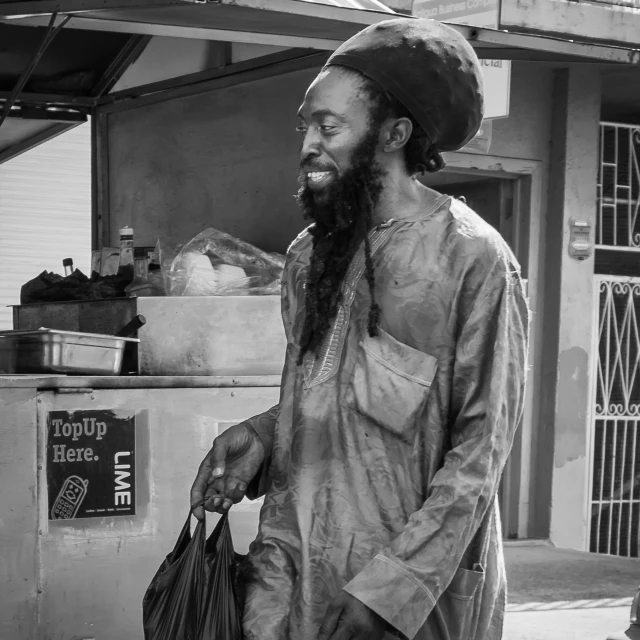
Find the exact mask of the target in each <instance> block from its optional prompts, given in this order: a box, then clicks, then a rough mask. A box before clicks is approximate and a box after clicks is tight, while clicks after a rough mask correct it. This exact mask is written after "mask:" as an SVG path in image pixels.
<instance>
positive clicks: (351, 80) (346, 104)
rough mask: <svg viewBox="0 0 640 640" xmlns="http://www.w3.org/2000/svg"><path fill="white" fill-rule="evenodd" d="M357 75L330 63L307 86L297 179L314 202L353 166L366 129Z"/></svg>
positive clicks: (366, 107) (366, 113)
mask: <svg viewBox="0 0 640 640" xmlns="http://www.w3.org/2000/svg"><path fill="white" fill-rule="evenodd" d="M360 94H361V91H360V85H359V82H358V80H357V77H354V75H353V74H350V73H347V72H345V71H343V70H342V69H340V68H337V67H330V68H329V69H328V70H327V71H325V72H323V73H322V74H320V75H319V76H318V78H316V80H315V81H314V82H313V83H312V85H311V86H310V87H309V89H308V91H307V94H306V96H305V99H304V102H303V103H302V106H301V107H300V110H299V112H298V116H299V118H300V125H299V128H298V130H299V131H300V132H301V134H302V136H303V140H302V148H301V151H300V183H301V187H302V189H305V190H308V191H309V192H311V194H313V197H314V200H315V201H316V202H318V203H322V202H323V201H324V202H325V203H326V200H327V198H328V197H330V194H331V192H332V187H334V188H335V186H336V184H337V183H338V182H339V181H340V179H341V178H342V177H344V176H345V174H348V172H349V170H350V169H352V168H353V159H354V156H355V155H356V152H357V151H358V149H359V147H360V146H361V144H362V142H363V140H364V139H365V138H366V136H367V133H369V132H370V129H369V105H368V104H367V102H366V100H365V99H364V98H363V97H362V96H361V95H360Z"/></svg>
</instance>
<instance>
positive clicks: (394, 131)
mask: <svg viewBox="0 0 640 640" xmlns="http://www.w3.org/2000/svg"><path fill="white" fill-rule="evenodd" d="M412 133H413V124H412V123H411V120H409V118H398V119H394V120H389V121H388V122H387V123H385V124H384V126H383V127H382V131H381V137H382V150H383V151H384V153H393V152H394V151H399V150H400V149H402V148H403V147H404V146H405V145H406V144H407V142H409V138H410V137H411V134H412Z"/></svg>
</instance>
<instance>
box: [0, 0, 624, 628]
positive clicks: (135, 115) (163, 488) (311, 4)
mask: <svg viewBox="0 0 640 640" xmlns="http://www.w3.org/2000/svg"><path fill="white" fill-rule="evenodd" d="M394 4H395V5H396V6H397V5H399V4H401V3H394ZM405 4H406V5H409V4H410V3H405ZM56 11H57V12H58V14H57V17H56ZM389 15H390V11H389V10H388V9H386V8H385V7H384V5H382V4H381V3H379V2H377V1H376V0H317V1H314V0H210V1H208V2H207V1H204V2H203V1H199V0H133V1H131V2H125V0H119V1H118V0H58V1H57V2H50V1H48V0H25V1H11V2H0V20H2V23H1V24H0V29H1V30H0V33H3V34H4V37H5V40H4V41H5V42H9V43H11V45H12V46H14V45H15V48H16V50H19V51H22V52H23V53H24V46H25V42H26V43H27V44H29V42H30V43H31V44H33V47H32V49H33V53H35V52H36V51H38V54H41V55H42V56H44V57H43V59H46V55H47V53H46V51H45V49H46V48H47V47H49V51H50V52H51V51H53V52H54V53H55V55H54V56H53V58H52V62H51V64H52V65H53V67H55V66H56V65H57V66H58V67H59V70H60V74H59V76H58V78H59V79H58V81H57V84H56V82H53V81H49V82H45V81H44V80H42V79H40V82H39V84H38V83H35V82H32V83H31V84H29V83H28V82H27V81H28V80H29V78H24V77H23V78H22V80H20V81H19V82H17V85H16V86H17V87H18V88H19V91H16V92H5V93H4V94H2V93H0V99H2V100H3V102H4V104H5V106H6V105H7V104H11V105H12V106H13V110H14V111H15V112H16V113H14V114H13V115H14V117H15V116H21V117H22V120H23V121H24V122H23V124H24V123H27V124H25V125H24V127H22V129H21V131H25V130H28V135H21V134H20V135H18V134H16V135H15V136H13V137H11V135H10V136H9V142H10V143H9V144H7V145H6V146H5V147H4V148H0V161H1V160H3V159H7V158H8V157H11V155H12V154H15V153H17V152H20V151H23V150H25V149H27V148H29V147H32V146H34V145H35V144H38V143H39V142H42V141H43V140H46V139H47V137H50V136H51V135H55V134H56V133H60V132H61V131H62V130H64V129H65V128H68V127H69V126H73V125H75V124H77V123H78V122H83V121H86V119H87V116H90V117H91V123H92V151H93V156H92V158H93V187H94V203H93V205H94V206H93V212H92V215H93V218H92V219H93V245H94V249H100V248H101V247H108V246H113V245H114V244H116V243H117V234H118V229H120V228H121V227H123V226H125V225H128V226H130V227H132V228H133V229H134V230H135V234H136V236H135V237H136V242H137V243H140V244H141V245H152V244H154V243H155V242H156V240H158V239H159V240H160V241H161V242H165V243H169V244H177V243H181V242H184V241H186V240H188V239H190V238H191V237H193V236H194V235H195V234H197V233H198V232H199V231H201V230H202V229H203V228H205V227H209V226H212V227H215V228H218V229H221V230H223V231H226V232H228V233H230V234H232V235H234V236H237V237H240V238H242V239H243V240H246V241H248V242H251V243H252V244H255V245H257V246H259V247H261V248H262V249H264V250H267V251H274V252H275V251H277V252H284V251H285V249H286V247H287V245H288V244H289V242H290V241H291V240H292V239H293V238H294V237H295V235H296V233H297V232H298V231H299V230H301V228H302V226H303V221H302V220H301V219H300V216H299V213H298V211H297V209H296V205H295V203H294V200H293V197H292V195H293V194H294V193H295V190H296V168H297V158H296V150H297V141H296V139H295V135H296V134H295V131H294V129H295V126H294V123H293V122H292V114H293V113H295V111H294V110H295V108H296V107H297V103H296V101H299V100H300V98H301V96H302V95H303V93H304V90H305V89H306V87H307V86H308V84H309V82H310V81H311V79H312V78H313V77H314V75H315V74H316V73H317V71H318V69H319V68H320V67H321V66H322V64H323V63H324V61H325V60H326V59H327V57H328V55H329V53H328V52H329V51H331V50H332V49H333V48H335V47H336V46H338V45H339V44H340V43H341V42H342V41H344V40H345V39H346V38H348V37H350V36H351V35H353V34H354V33H356V32H357V31H359V30H360V29H361V28H363V27H365V26H367V25H369V24H373V23H376V22H378V21H381V20H383V19H386V18H388V17H389ZM67 19H69V20H68V21H67ZM63 21H64V28H63V29H61V30H58V31H56V29H57V28H58V26H59V25H60V24H61V23H62V22H63ZM32 27H40V28H39V29H32V31H33V33H31V32H29V35H30V39H26V40H25V38H24V37H23V36H24V33H25V32H24V31H21V32H20V33H17V32H15V31H12V29H14V30H15V29H22V30H24V29H28V28H32ZM43 27H44V28H45V29H46V31H45V29H43ZM456 28H457V29H459V30H460V31H461V32H462V33H463V34H464V35H465V36H466V37H467V38H468V39H469V40H470V41H471V42H472V43H473V44H474V46H475V47H476V48H477V50H478V52H479V54H480V56H481V57H485V58H501V57H502V58H512V57H518V56H520V57H523V56H528V57H529V58H531V59H536V56H537V57H538V58H539V59H557V60H562V59H569V60H570V59H575V58H578V57H580V56H586V57H589V56H591V57H595V58H598V56H600V57H602V56H605V55H606V56H615V55H617V53H616V51H615V50H614V49H612V48H607V47H601V48H600V50H596V49H598V48H597V47H587V46H586V45H580V44H579V43H575V44H574V45H572V46H568V45H567V46H566V47H564V48H563V47H560V45H559V44H558V42H559V41H552V40H550V39H537V38H535V37H534V36H525V35H519V34H509V33H505V32H497V31H492V30H488V29H477V28H473V27H466V26H458V27H456ZM36 34H40V36H41V37H36ZM52 35H55V38H54V39H49V40H48V41H47V39H46V38H49V37H50V36H52ZM31 36H32V37H31ZM153 38H171V39H179V40H180V41H181V42H184V41H187V40H193V41H197V42H206V43H209V44H210V46H209V47H208V52H207V55H208V60H209V63H208V65H206V66H207V68H206V69H198V70H193V71H190V72H185V70H184V68H182V69H179V70H178V71H175V70H172V69H167V70H166V73H162V70H158V69H153V59H150V57H149V56H147V57H145V55H144V51H145V48H146V47H147V46H149V45H150V43H152V42H153ZM56 43H59V45H60V46H59V48H58V49H55V47H56ZM44 45H46V46H44ZM235 45H242V47H244V48H241V47H235ZM261 48H262V49H261ZM274 48H277V49H275V50H274ZM260 51H262V55H257V54H256V53H257V52H258V53H259V52H260ZM239 52H241V53H239ZM247 52H249V53H247ZM79 58H86V60H87V66H88V67H90V68H94V69H97V70H98V73H97V74H94V76H93V79H91V80H87V78H88V77H89V76H87V75H86V74H85V75H78V74H77V73H75V74H74V73H71V70H72V69H74V68H75V69H76V70H77V69H78V68H79V67H78V65H77V64H76V65H75V67H74V65H73V64H72V63H73V62H74V61H75V62H76V63H77V60H78V59H79ZM18 59H20V56H18ZM24 61H25V62H28V60H24ZM621 61H622V59H621ZM165 62H166V60H165ZM179 66H180V65H177V67H179ZM23 67H24V68H25V69H26V71H27V72H28V71H29V70H31V72H34V69H36V66H35V65H33V66H32V65H29V64H24V65H23ZM177 67H176V68H177ZM27 75H28V74H27ZM50 75H51V74H50ZM52 75H55V74H52ZM89 75H90V74H89ZM127 77H128V78H129V82H128V86H125V87H124V88H123V84H122V83H123V81H124V80H125V79H126V78H127ZM148 78H152V79H153V80H152V81H150V82H149V81H145V79H148ZM118 83H120V84H118ZM125 84H127V83H125ZM1 132H2V129H0V133H1ZM0 141H2V137H0ZM175 302H176V300H175V299H169V298H167V299H163V298H157V299H149V300H146V301H145V300H144V299H141V300H140V301H139V305H141V307H140V308H136V309H134V310H132V311H131V312H130V313H131V314H133V313H134V312H139V311H140V309H141V308H142V307H144V313H145V315H146V316H147V320H148V322H147V325H145V327H144V328H143V329H142V330H141V332H140V340H141V343H144V344H145V345H146V347H147V348H148V349H149V348H150V349H153V350H155V354H156V355H158V354H159V353H162V352H163V350H167V349H169V348H171V349H173V351H172V353H173V354H174V356H173V360H172V359H171V358H167V359H165V362H167V363H168V364H167V365H166V369H165V370H163V369H162V367H161V366H160V367H159V368H158V369H156V370H155V371H154V372H153V375H139V376H112V377H89V376H11V375H7V376H1V377H0V403H1V406H2V415H3V426H2V433H1V436H0V437H1V442H2V446H1V447H0V462H1V463H2V464H1V466H0V468H1V469H2V478H3V482H2V485H0V503H1V505H2V512H1V513H0V531H1V532H2V545H3V546H2V553H1V554H0V557H1V558H2V560H1V566H2V570H1V571H0V585H1V586H0V603H1V605H0V638H2V639H3V640H28V639H36V638H38V639H40V638H47V637H50V638H56V639H60V640H80V639H85V640H88V639H89V638H95V639H102V638H104V639H110V638H127V639H131V640H133V639H136V638H141V637H142V627H141V600H142V595H143V594H144V591H145V589H146V587H147V585H148V584H149V582H150V580H151V578H152V576H153V574H154V572H155V571H156V569H157V568H158V566H159V564H160V562H161V561H162V559H163V557H164V556H165V555H166V554H167V553H168V552H169V551H170V550H171V549H172V547H173V544H174V541H175V539H176V537H177V535H178V533H179V531H180V529H181V527H182V525H183V523H184V520H185V517H186V512H187V505H188V489H189V487H190V484H191V482H192V480H193V478H194V476H195V472H196V469H197V466H198V464H199V462H200V460H201V459H202V457H203V455H204V453H205V452H206V451H207V450H208V448H209V447H210V445H211V442H212V441H213V439H214V438H215V437H216V435H217V434H218V433H220V432H221V431H222V430H224V429H225V428H226V427H228V426H230V425H232V424H234V423H237V422H239V421H241V420H243V419H245V418H247V417H249V416H251V415H255V414H257V413H260V412H262V411H264V410H266V409H267V408H269V407H271V406H272V405H274V404H275V403H276V402H277V401H278V393H279V382H280V376H279V374H278V370H277V368H278V363H280V364H281V361H282V356H283V354H282V353H281V352H280V356H279V357H280V360H278V357H274V358H273V359H272V360H270V362H271V365H270V368H268V369H266V370H260V368H259V366H258V365H259V363H253V365H252V364H251V363H249V364H247V366H246V367H245V368H244V369H242V370H240V371H233V370H230V369H224V368H221V369H220V370H218V371H217V374H216V375H211V374H210V373H211V372H208V374H207V375H198V373H199V372H198V371H193V370H189V369H188V368H184V369H183V370H181V371H177V372H176V371H175V370H171V367H172V366H174V365H175V358H177V357H178V355H176V354H179V353H180V352H181V351H183V349H182V344H181V340H186V339H188V338H190V337H191V338H192V337H193V335H192V334H194V333H196V334H198V338H197V340H202V339H203V338H202V336H203V335H206V333H207V332H208V331H209V332H211V331H218V330H220V326H221V325H216V326H213V325H212V326H209V327H208V326H207V324H206V322H207V318H209V317H210V311H211V306H210V307H209V309H207V308H203V307H200V308H199V309H196V307H197V306H198V305H200V306H201V305H207V304H209V305H212V304H213V305H219V304H223V303H221V302H220V301H219V300H213V301H212V300H196V301H195V302H193V301H186V300H181V301H180V302H181V303H183V304H181V305H178V307H177V308H176V305H175ZM252 303H253V301H250V302H249V303H247V301H246V300H245V302H244V303H239V304H252ZM260 303H261V304H263V305H264V306H265V308H263V309H262V310H261V313H264V314H265V315H264V316H262V317H263V320H262V321H261V322H260V323H254V324H253V325H251V324H250V323H248V324H246V325H245V326H243V327H241V329H242V331H243V332H244V334H243V335H244V338H246V343H251V340H253V341H254V343H255V342H257V341H259V340H260V339H264V328H265V326H268V327H272V328H273V330H272V334H271V337H270V338H269V339H268V340H267V341H268V342H269V344H272V345H275V347H274V348H276V349H278V348H280V350H281V351H282V349H283V348H284V345H283V342H282V335H281V333H279V331H280V332H281V329H280V328H279V322H278V308H277V303H275V304H274V301H273V300H272V299H267V298H265V300H264V301H260ZM166 304H173V306H174V308H173V309H172V311H171V313H169V312H167V307H166ZM144 305H146V306H144ZM189 305H194V306H193V307H190V306H189ZM235 314H236V315H235V316H234V315H233V313H231V312H230V314H229V315H228V316H227V318H231V319H232V320H233V318H239V317H245V316H244V315H243V313H242V309H240V310H238V309H236V310H235ZM125 316H126V314H125ZM125 316H123V317H122V318H121V320H128V319H130V317H129V316H126V317H125ZM53 323H55V319H52V320H51V322H50V323H49V324H50V325H51V324H53ZM229 324H234V323H233V322H230V323H229ZM235 324H237V323H235ZM194 327H195V328H194ZM52 328H56V327H53V326H52ZM61 328H62V327H61ZM227 328H229V327H228V326H226V327H225V329H227ZM236 329H237V327H236ZM145 332H147V333H145ZM252 332H253V333H252ZM267 333H268V331H267ZM197 340H196V343H195V344H197ZM192 344H193V343H192ZM194 352H195V351H194ZM238 356H240V354H238ZM157 359H158V360H160V361H161V360H162V359H161V358H159V357H158V358H157ZM143 373H144V372H143ZM107 460H109V461H110V464H109V465H107V464H105V461H107ZM70 464H77V465H78V466H77V468H78V469H82V472H78V473H73V474H71V475H69V472H68V470H69V469H70V468H72V467H70V466H69V465H70ZM74 468H75V467H74ZM259 506H260V503H259V502H258V503H248V502H247V503H242V504H241V505H238V506H237V507H236V508H234V510H233V512H232V515H231V524H232V533H233V536H234V543H235V545H236V547H237V550H238V551H240V552H243V551H246V548H247V546H248V543H249V542H250V540H251V539H252V538H253V536H254V535H255V531H256V526H257V516H258V509H259Z"/></svg>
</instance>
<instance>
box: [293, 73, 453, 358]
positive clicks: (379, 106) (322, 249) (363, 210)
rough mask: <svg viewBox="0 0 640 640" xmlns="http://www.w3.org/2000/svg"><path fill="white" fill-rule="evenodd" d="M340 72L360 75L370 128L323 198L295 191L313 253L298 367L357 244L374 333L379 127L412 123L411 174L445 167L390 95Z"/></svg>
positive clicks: (316, 342)
mask: <svg viewBox="0 0 640 640" xmlns="http://www.w3.org/2000/svg"><path fill="white" fill-rule="evenodd" d="M343 70H344V71H345V72H347V73H349V74H353V75H355V76H357V77H358V79H359V81H360V84H361V91H362V93H363V94H364V96H365V98H366V99H367V101H368V102H369V103H370V104H371V110H370V129H369V132H368V133H367V134H366V136H365V137H364V139H363V140H362V141H361V143H360V144H359V145H358V147H357V149H356V150H355V151H354V153H353V157H352V166H351V167H350V168H349V169H348V170H347V171H345V172H344V174H343V175H342V176H341V179H340V180H337V181H336V183H335V184H332V185H330V186H329V187H328V189H327V194H326V197H325V198H324V199H322V200H318V199H316V197H315V196H314V194H313V193H312V192H311V191H310V190H309V189H308V188H305V186H304V185H303V186H301V188H300V190H299V191H298V196H297V200H298V203H299V205H300V206H301V207H302V210H303V212H304V214H305V217H307V218H309V219H311V220H313V221H314V222H315V224H314V225H313V226H311V227H310V229H309V232H310V234H311V236H312V253H311V261H310V265H309V274H308V276H307V281H306V285H305V288H306V294H305V319H304V324H303V328H302V334H301V337H300V351H299V356H298V365H300V364H302V361H303V358H304V356H305V354H306V353H308V352H315V353H317V351H318V348H319V347H320V346H321V344H322V342H323V340H324V337H325V336H326V334H327V333H328V331H329V329H330V327H331V323H332V322H333V320H334V319H335V317H336V315H337V313H338V308H339V305H340V303H341V301H342V292H341V289H342V283H343V281H344V279H345V277H346V274H347V270H348V269H349V266H350V264H351V262H352V260H353V257H354V255H355V253H356V252H357V250H358V248H359V246H360V243H361V242H362V243H363V244H364V258H365V277H366V280H367V284H368V287H369V292H370V296H371V304H370V307H369V317H368V322H367V331H368V333H369V335H370V336H372V337H373V336H376V335H378V325H379V321H380V312H381V310H380V306H379V305H378V303H377V301H376V295H375V272H374V268H373V259H372V255H371V244H370V242H369V236H368V232H369V230H370V229H371V227H372V221H373V211H374V209H375V206H376V204H377V202H378V200H379V198H380V195H381V193H382V190H383V184H382V178H383V170H382V168H381V167H380V166H379V164H378V163H377V162H376V158H375V154H376V149H377V145H378V141H379V138H380V131H381V128H382V125H383V124H384V123H385V122H386V121H387V120H388V119H390V118H409V119H410V120H411V123H412V125H413V132H412V134H411V137H410V139H409V141H408V142H407V144H406V146H405V148H404V151H405V164H406V168H407V171H408V172H409V173H410V174H412V175H413V174H416V173H422V172H424V171H428V172H435V171H439V170H440V169H442V168H443V167H444V161H443V160H442V156H441V155H440V154H439V153H438V152H437V150H436V149H435V147H434V146H433V145H432V144H431V141H430V140H429V138H428V137H427V135H426V134H425V132H424V130H423V129H422V128H421V127H420V126H419V125H418V123H417V122H416V120H415V119H414V118H413V117H412V116H411V115H410V114H409V112H408V111H407V110H406V109H405V108H404V107H403V106H402V105H401V104H400V103H399V102H398V101H397V100H396V99H395V98H394V97H393V96H392V95H391V94H389V93H388V92H387V91H385V90H384V89H383V88H382V87H381V86H380V85H378V84H377V83H375V82H373V81H371V80H369V79H368V78H366V77H364V76H362V75H360V74H359V73H358V72H355V71H351V70H349V69H346V68H343Z"/></svg>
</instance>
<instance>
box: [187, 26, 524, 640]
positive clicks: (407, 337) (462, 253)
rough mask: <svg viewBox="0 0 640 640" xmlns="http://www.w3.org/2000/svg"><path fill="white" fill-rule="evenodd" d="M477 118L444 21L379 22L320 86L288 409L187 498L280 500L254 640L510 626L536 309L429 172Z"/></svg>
mask: <svg viewBox="0 0 640 640" xmlns="http://www.w3.org/2000/svg"><path fill="white" fill-rule="evenodd" d="M482 109H483V103H482V90H481V73H480V68H479V64H478V61H477V58H476V56H475V54H474V52H473V50H472V49H471V47H470V46H469V45H468V44H467V43H466V41H464V39H462V38H461V37H460V36H459V35H458V33H457V32H456V31H454V30H453V29H450V28H448V27H446V26H444V25H442V24H439V23H437V22H433V21H430V20H413V19H410V18H401V19H395V20H391V21H388V22H384V23H382V24H379V25H377V26H374V27H370V28H368V29H365V30H364V31H363V32H361V33H360V34H358V35H356V36H354V38H352V39H351V40H349V41H348V42H347V43H345V44H344V45H343V46H342V47H340V48H339V49H338V50H337V51H336V52H335V54H334V55H333V56H332V57H331V58H330V59H329V61H328V63H327V65H326V67H325V68H324V69H323V71H322V73H321V74H320V75H319V76H318V77H317V78H316V80H315V81H314V82H313V83H312V85H311V86H310V87H309V90H308V91H307V94H306V96H305V99H304V102H303V104H302V107H301V108H300V111H299V117H300V126H299V130H300V132H301V136H302V148H301V188H300V192H299V194H298V200H299V203H300V205H301V207H302V208H303V211H304V213H305V215H307V216H308V217H309V218H311V219H312V220H313V221H314V224H313V225H311V227H310V228H309V229H308V230H307V231H306V232H305V233H303V234H302V235H301V236H300V237H298V239H297V240H296V241H295V242H294V243H293V245H292V246H291V248H290V250H289V252H288V255H287V264H286V268H285V274H284V278H283V304H282V316H283V320H284V324H285V329H286V333H287V338H288V348H287V354H286V364H285V368H284V372H283V380H282V390H281V396H280V403H279V404H278V406H276V407H274V408H273V409H271V410H270V411H268V412H266V413H265V414H263V415H260V416H256V417H254V418H252V419H250V420H248V421H247V422H245V423H242V424H240V425H236V426H235V427H232V428H231V429H229V430H228V431H226V432H225V433H224V434H222V435H221V436H220V437H219V438H217V439H216V441H215V442H214V446H213V449H212V450H211V451H210V453H209V454H208V455H207V457H206V458H205V460H204V461H203V463H202V464H201V466H200V469H199V471H198V477H197V479H196V481H195V483H194V486H193V488H192V494H191V502H192V505H194V506H195V505H197V504H199V503H201V502H202V500H203V499H205V498H206V499H207V502H206V505H205V507H206V508H207V509H208V510H212V511H219V512H224V511H226V510H227V509H228V508H229V507H230V506H231V505H232V504H233V503H236V502H238V501H239V500H241V499H242V498H243V496H244V495H245V494H246V495H249V497H257V496H258V495H261V494H264V493H265V492H266V496H265V501H264V507H263V508H262V511H261V514H260V529H259V534H258V537H257V539H256V541H255V542H254V543H253V545H252V547H251V549H250V552H249V556H248V561H247V567H246V570H245V571H244V580H245V586H246V590H247V593H246V603H245V608H244V621H243V626H244V632H245V637H246V638H248V639H249V640H315V639H316V638H319V639H320V640H357V639H362V640H365V639H366V640H378V639H382V638H391V637H407V638H419V639H427V638H428V639H429V640H445V639H446V640H497V639H499V638H501V637H502V623H503V617H504V608H505V592H506V584H505V575H504V564H503V556H502V545H501V538H500V525H499V514H498V506H497V503H496V492H497V487H498V482H499V479H500V476H501V473H502V470H503V468H504V464H505V462H506V460H507V456H508V454H509V451H510V448H511V444H512V440H513V436H514V432H515V430H516V428H517V426H518V423H519V421H520V419H521V415H522V407H523V394H524V382H525V369H526V366H525V362H526V351H527V339H528V319H529V317H528V316H529V314H528V308H527V303H526V300H525V297H524V294H523V288H522V281H521V279H520V271H519V266H518V264H517V263H516V260H515V258H514V257H513V255H512V253H511V251H510V250H509V248H508V247H507V246H506V244H505V242H504V241H503V240H502V239H501V237H500V236H499V234H498V232H497V231H495V230H494V229H493V228H491V227H490V226H489V225H488V224H486V223H485V222H483V221H482V220H481V219H480V218H479V217H478V216H477V215H476V214H475V213H473V212H472V211H471V210H470V209H468V208H467V207H466V205H464V204H463V203H462V202H459V201H456V200H452V199H451V198H448V197H443V196H441V195H440V194H438V193H436V192H435V191H432V190H431V189H428V188H426V187H425V186H423V185H422V184H421V182H420V181H419V180H418V179H417V178H418V177H419V175H420V173H422V172H424V171H437V170H438V169H440V168H442V166H443V162H442V158H441V156H440V152H441V151H447V150H453V149H458V148H460V147H462V146H463V145H464V144H466V143H467V142H468V141H469V140H470V139H471V137H473V135H474V134H475V132H476V131H477V129H478V127H479V125H480V123H481V120H482ZM251 485H253V486H251ZM196 515H197V516H198V517H203V511H202V508H199V509H197V510H196Z"/></svg>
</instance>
